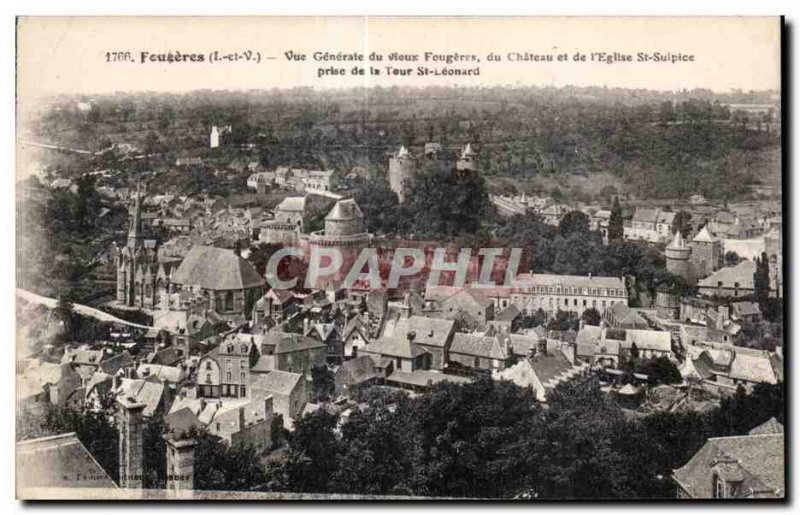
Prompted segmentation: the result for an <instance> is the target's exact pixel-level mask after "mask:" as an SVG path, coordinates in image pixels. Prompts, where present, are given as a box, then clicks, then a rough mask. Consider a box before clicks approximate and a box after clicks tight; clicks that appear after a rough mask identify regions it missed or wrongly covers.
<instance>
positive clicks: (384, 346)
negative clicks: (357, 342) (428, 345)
mask: <svg viewBox="0 0 800 515" xmlns="http://www.w3.org/2000/svg"><path fill="white" fill-rule="evenodd" d="M363 352H366V353H369V354H380V355H381V356H392V357H399V358H409V359H412V358H416V357H417V356H420V355H422V354H425V350H424V349H422V348H420V347H418V346H416V345H413V343H412V342H411V341H409V339H408V338H407V337H406V335H404V334H401V335H393V336H388V337H383V338H379V339H377V340H374V341H372V342H370V343H368V344H367V345H365V346H364V349H363Z"/></svg>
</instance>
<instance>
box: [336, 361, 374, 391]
mask: <svg viewBox="0 0 800 515" xmlns="http://www.w3.org/2000/svg"><path fill="white" fill-rule="evenodd" d="M336 375H337V377H340V378H342V380H343V381H342V382H344V383H345V384H358V383H363V382H365V381H369V380H370V379H373V378H376V377H379V376H380V374H378V372H377V371H376V370H375V361H374V360H373V359H372V356H363V355H362V356H359V357H357V358H353V359H351V360H347V361H345V362H344V363H342V365H341V366H340V367H339V369H338V370H337V371H336Z"/></svg>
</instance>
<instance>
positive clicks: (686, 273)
mask: <svg viewBox="0 0 800 515" xmlns="http://www.w3.org/2000/svg"><path fill="white" fill-rule="evenodd" d="M665 254H666V257H667V272H669V273H671V274H674V275H677V276H680V277H683V278H684V279H686V281H688V282H691V281H692V279H693V278H692V276H693V274H692V264H691V261H690V260H689V258H690V257H691V255H692V249H691V248H689V247H688V246H687V245H686V242H684V241H683V235H682V234H681V231H675V237H674V238H673V239H672V243H670V244H669V246H667V249H666V251H665Z"/></svg>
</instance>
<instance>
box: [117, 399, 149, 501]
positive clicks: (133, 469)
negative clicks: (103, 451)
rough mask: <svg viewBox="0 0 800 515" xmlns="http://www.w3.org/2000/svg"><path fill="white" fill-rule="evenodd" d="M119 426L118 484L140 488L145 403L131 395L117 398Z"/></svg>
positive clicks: (124, 486)
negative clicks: (137, 400)
mask: <svg viewBox="0 0 800 515" xmlns="http://www.w3.org/2000/svg"><path fill="white" fill-rule="evenodd" d="M117 404H118V411H117V414H118V419H117V426H118V428H119V484H120V486H122V487H123V488H142V474H143V469H142V452H143V449H142V445H143V436H142V429H143V427H142V426H143V413H144V408H145V404H142V403H140V402H136V399H134V398H133V397H124V398H120V399H118V400H117Z"/></svg>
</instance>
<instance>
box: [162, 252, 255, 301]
mask: <svg viewBox="0 0 800 515" xmlns="http://www.w3.org/2000/svg"><path fill="white" fill-rule="evenodd" d="M172 282H174V283H177V284H183V285H199V286H200V287H201V288H204V289H208V290H216V291H221V290H241V289H245V288H255V287H259V286H262V285H263V284H264V279H263V278H262V277H261V276H260V275H258V272H256V269H255V268H253V265H251V264H250V263H249V262H248V261H247V260H246V259H243V258H242V257H240V256H237V255H236V254H234V252H233V251H232V250H228V249H220V248H216V247H207V246H204V245H196V246H194V247H192V249H191V250H190V251H189V253H188V254H186V257H184V259H183V261H182V262H181V264H180V266H179V267H178V269H177V270H176V271H175V273H174V274H173V277H172Z"/></svg>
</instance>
